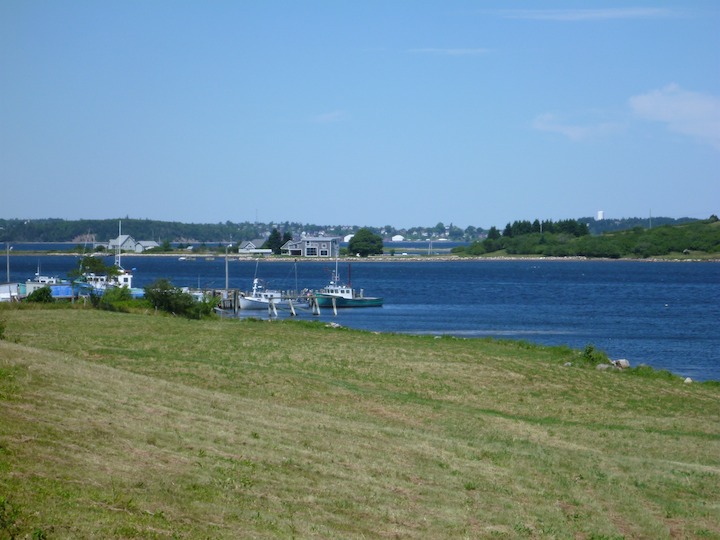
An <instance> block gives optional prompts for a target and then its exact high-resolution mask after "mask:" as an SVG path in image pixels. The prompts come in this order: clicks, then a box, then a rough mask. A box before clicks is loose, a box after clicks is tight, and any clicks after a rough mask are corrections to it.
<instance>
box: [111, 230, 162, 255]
mask: <svg viewBox="0 0 720 540" xmlns="http://www.w3.org/2000/svg"><path fill="white" fill-rule="evenodd" d="M118 246H119V247H120V251H132V252H135V253H142V252H144V251H147V250H148V249H152V248H154V247H160V244H158V243H157V242H155V241H154V240H140V241H137V240H135V239H134V238H133V237H132V236H130V235H129V234H121V235H120V236H118V237H117V238H111V239H110V241H109V242H108V245H107V249H108V251H116V250H117V249H118Z"/></svg>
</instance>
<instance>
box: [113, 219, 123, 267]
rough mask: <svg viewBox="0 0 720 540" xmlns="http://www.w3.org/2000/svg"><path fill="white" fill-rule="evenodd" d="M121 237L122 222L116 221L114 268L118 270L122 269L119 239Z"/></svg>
mask: <svg viewBox="0 0 720 540" xmlns="http://www.w3.org/2000/svg"><path fill="white" fill-rule="evenodd" d="M121 236H122V221H121V220H118V239H117V245H116V246H115V266H117V267H118V269H119V270H122V269H123V267H122V265H121V264H120V237H121Z"/></svg>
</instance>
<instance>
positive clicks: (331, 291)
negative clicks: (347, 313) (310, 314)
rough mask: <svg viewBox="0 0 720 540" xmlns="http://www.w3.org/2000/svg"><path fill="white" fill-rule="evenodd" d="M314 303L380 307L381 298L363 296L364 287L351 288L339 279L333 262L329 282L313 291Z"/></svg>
mask: <svg viewBox="0 0 720 540" xmlns="http://www.w3.org/2000/svg"><path fill="white" fill-rule="evenodd" d="M314 299H315V303H316V304H317V306H318V307H332V308H350V307H382V305H383V299H382V298H381V297H379V296H365V291H364V289H359V290H358V289H353V288H352V286H351V285H345V284H344V283H343V282H342V281H341V280H340V276H339V274H338V270H337V261H336V262H335V271H334V272H333V273H332V277H331V278H330V283H329V284H328V285H326V286H325V287H323V288H322V289H319V290H317V291H315V294H314Z"/></svg>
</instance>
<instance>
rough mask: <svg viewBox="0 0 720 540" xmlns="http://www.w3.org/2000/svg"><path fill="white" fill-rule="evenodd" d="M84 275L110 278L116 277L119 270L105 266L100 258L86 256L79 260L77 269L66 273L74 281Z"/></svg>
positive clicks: (113, 266)
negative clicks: (90, 274)
mask: <svg viewBox="0 0 720 540" xmlns="http://www.w3.org/2000/svg"><path fill="white" fill-rule="evenodd" d="M85 273H92V274H97V275H106V276H108V277H112V276H116V275H118V273H119V269H118V268H117V267H116V266H115V265H112V266H108V265H106V264H105V262H104V261H103V259H102V257H90V256H86V257H83V258H82V259H80V266H79V267H78V268H74V269H72V270H70V271H69V272H68V277H70V278H71V279H75V278H78V277H80V276H82V275H83V274H85Z"/></svg>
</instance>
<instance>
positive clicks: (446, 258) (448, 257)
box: [0, 250, 720, 264]
mask: <svg viewBox="0 0 720 540" xmlns="http://www.w3.org/2000/svg"><path fill="white" fill-rule="evenodd" d="M0 255H1V254H0ZM9 255H10V257H16V256H29V255H43V256H69V255H76V256H81V255H83V254H80V253H74V252H69V251H65V252H64V251H37V250H29V251H11V252H10V253H9ZM100 255H102V256H103V257H112V256H114V254H113V253H111V252H106V253H102V254H100ZM122 257H123V258H132V257H165V258H176V259H177V258H180V257H187V258H189V261H188V262H192V259H207V258H215V259H224V258H225V254H224V253H202V254H188V253H184V252H171V253H129V252H128V253H122ZM227 257H228V260H229V261H256V260H262V261H265V262H304V263H305V262H307V263H318V262H320V263H325V264H327V262H328V261H332V260H333V259H330V258H309V257H291V256H276V255H275V256H253V255H239V254H237V253H232V254H228V256H227ZM338 260H339V261H341V262H358V263H373V262H397V263H408V262H465V261H467V262H477V261H609V262H613V261H636V262H720V254H715V253H707V254H704V256H701V257H698V256H697V254H694V256H677V257H670V256H669V257H666V258H663V257H650V258H647V259H637V258H629V257H628V258H620V259H610V258H600V257H580V256H573V257H545V256H539V255H485V256H483V255H479V256H467V255H454V254H451V253H440V254H437V255H411V254H408V255H397V254H396V255H386V254H383V255H373V256H370V257H349V256H344V257H340V259H338Z"/></svg>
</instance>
